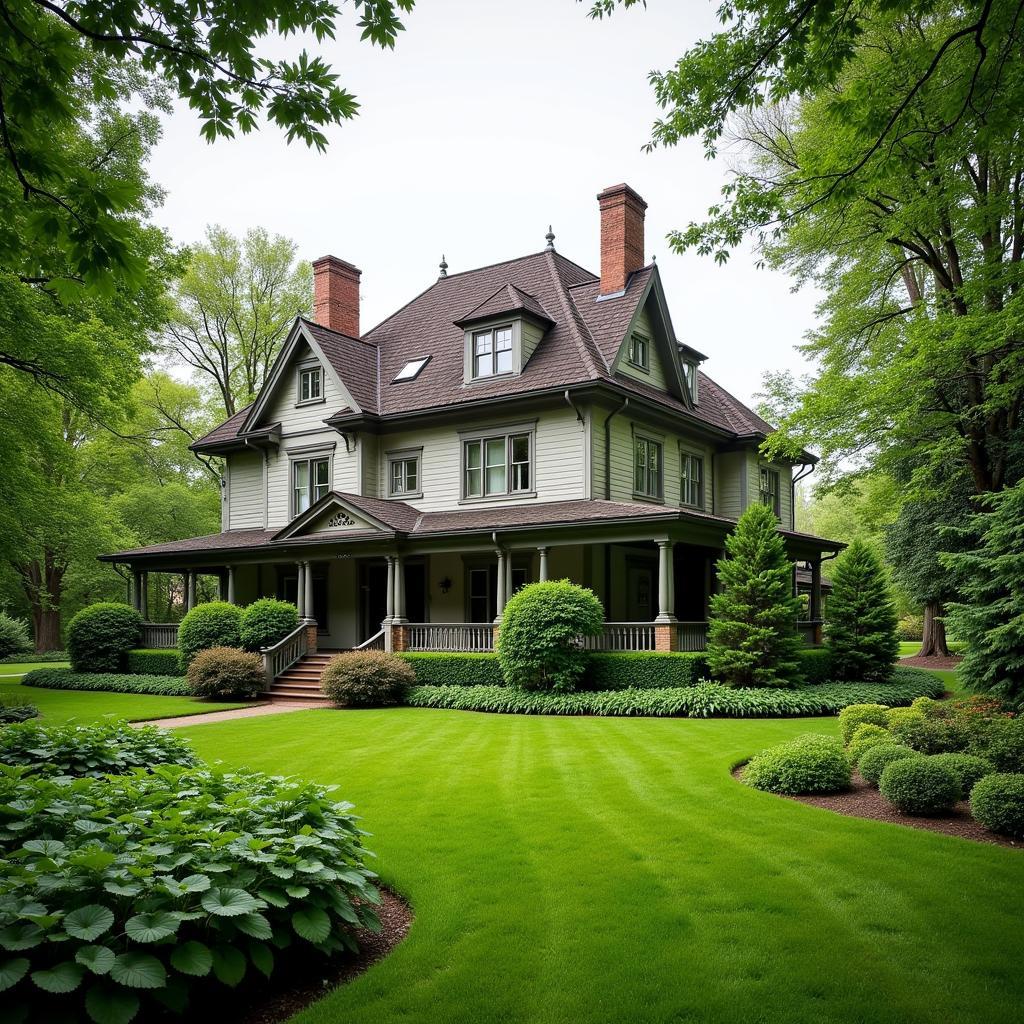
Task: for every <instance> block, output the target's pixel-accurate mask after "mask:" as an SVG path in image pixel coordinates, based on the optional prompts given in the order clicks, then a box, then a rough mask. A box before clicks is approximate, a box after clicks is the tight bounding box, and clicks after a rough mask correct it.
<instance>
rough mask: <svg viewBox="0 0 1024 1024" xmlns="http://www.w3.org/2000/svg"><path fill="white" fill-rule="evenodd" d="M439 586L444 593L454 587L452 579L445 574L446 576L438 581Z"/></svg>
mask: <svg viewBox="0 0 1024 1024" xmlns="http://www.w3.org/2000/svg"><path fill="white" fill-rule="evenodd" d="M438 586H439V587H440V588H441V593H442V594H447V593H448V591H449V590H451V589H452V581H451V580H450V579H449V578H448V577H447V576H445V578H444V579H443V580H441V582H440V583H438Z"/></svg>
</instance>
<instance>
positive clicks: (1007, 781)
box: [971, 772, 1024, 839]
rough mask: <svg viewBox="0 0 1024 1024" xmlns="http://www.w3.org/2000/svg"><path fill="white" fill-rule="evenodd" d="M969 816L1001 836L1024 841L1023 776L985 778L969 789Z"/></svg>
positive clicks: (1009, 775) (1004, 775) (1008, 773)
mask: <svg viewBox="0 0 1024 1024" xmlns="http://www.w3.org/2000/svg"><path fill="white" fill-rule="evenodd" d="M971 814H973V815H974V817H975V818H977V820H978V821H980V822H981V823H982V825H984V826H985V828H989V829H991V830H992V831H993V832H998V833H999V834H1000V835H1003V836H1013V837H1014V838H1016V839H1024V775H1021V774H1019V773H1017V772H997V773H996V774H994V775H986V776H985V778H983V779H981V780H979V781H978V782H977V783H975V786H974V789H972V790H971Z"/></svg>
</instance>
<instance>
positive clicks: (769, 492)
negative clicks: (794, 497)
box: [760, 466, 781, 515]
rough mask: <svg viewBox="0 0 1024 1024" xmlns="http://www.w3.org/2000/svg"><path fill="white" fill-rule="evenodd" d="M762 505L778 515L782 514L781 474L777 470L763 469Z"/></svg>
mask: <svg viewBox="0 0 1024 1024" xmlns="http://www.w3.org/2000/svg"><path fill="white" fill-rule="evenodd" d="M760 501H761V504H762V505H767V506H768V507H769V508H770V509H771V510H772V511H773V512H774V513H775V514H776V515H780V514H781V509H780V507H779V473H778V470H775V469H767V468H766V467H764V466H762V467H761V493H760Z"/></svg>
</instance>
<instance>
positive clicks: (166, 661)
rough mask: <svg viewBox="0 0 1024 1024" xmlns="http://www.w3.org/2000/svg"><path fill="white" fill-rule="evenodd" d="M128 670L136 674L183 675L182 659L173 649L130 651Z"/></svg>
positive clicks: (129, 672)
mask: <svg viewBox="0 0 1024 1024" xmlns="http://www.w3.org/2000/svg"><path fill="white" fill-rule="evenodd" d="M125 667H126V672H127V674H128V675H135V676H182V675H184V674H185V673H184V672H183V671H182V669H181V659H180V658H179V657H178V652H177V651H173V650H159V649H154V650H148V649H138V650H134V651H129V652H128V657H127V658H126V666H125Z"/></svg>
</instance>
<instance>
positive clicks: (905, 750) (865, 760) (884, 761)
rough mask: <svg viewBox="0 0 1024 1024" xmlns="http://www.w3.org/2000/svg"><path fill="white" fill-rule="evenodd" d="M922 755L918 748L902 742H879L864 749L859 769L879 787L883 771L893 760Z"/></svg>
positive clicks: (864, 776) (862, 775)
mask: <svg viewBox="0 0 1024 1024" xmlns="http://www.w3.org/2000/svg"><path fill="white" fill-rule="evenodd" d="M921 756H922V755H921V754H919V753H918V752H917V751H916V750H911V749H910V747H905V746H903V744H902V743H879V744H876V745H875V746H873V747H870V748H869V749H867V750H865V751H864V753H863V755H862V756H861V759H860V763H859V764H858V765H857V770H858V771H859V772H860V774H861V777H862V778H863V779H864V781H865V782H868V783H870V784H871V785H872V786H876V787H877V786H878V780H879V779H880V778H881V777H882V772H884V771H885V769H886V768H887V767H888V766H889V765H890V764H892V763H893V761H903V760H904V759H906V758H908V757H921Z"/></svg>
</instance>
